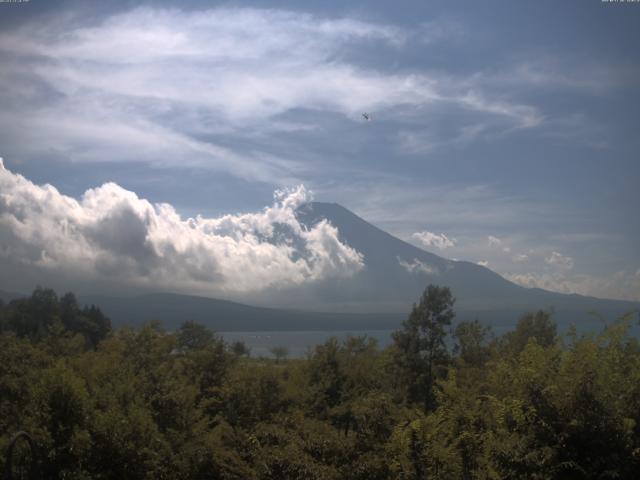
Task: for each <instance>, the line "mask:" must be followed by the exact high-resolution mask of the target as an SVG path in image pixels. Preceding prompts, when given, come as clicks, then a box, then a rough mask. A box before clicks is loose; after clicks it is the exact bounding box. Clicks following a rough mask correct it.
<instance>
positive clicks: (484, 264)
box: [478, 260, 489, 267]
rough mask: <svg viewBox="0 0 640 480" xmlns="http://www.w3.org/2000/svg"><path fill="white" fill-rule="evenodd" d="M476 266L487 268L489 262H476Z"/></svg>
mask: <svg viewBox="0 0 640 480" xmlns="http://www.w3.org/2000/svg"><path fill="white" fill-rule="evenodd" d="M478 265H481V266H483V267H488V266H489V262H488V261H487V260H480V261H479V262H478Z"/></svg>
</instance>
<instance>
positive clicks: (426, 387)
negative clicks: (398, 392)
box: [393, 285, 455, 411]
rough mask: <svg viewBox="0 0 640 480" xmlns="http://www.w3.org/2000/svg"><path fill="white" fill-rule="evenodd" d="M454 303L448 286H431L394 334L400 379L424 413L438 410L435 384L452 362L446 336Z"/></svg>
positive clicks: (410, 399)
mask: <svg viewBox="0 0 640 480" xmlns="http://www.w3.org/2000/svg"><path fill="white" fill-rule="evenodd" d="M454 302H455V300H454V298H453V296H452V295H451V291H450V290H449V289H448V288H447V287H438V286H435V285H429V286H428V287H427V289H426V290H425V291H424V293H423V294H422V297H421V298H420V302H419V303H418V304H417V305H414V306H413V310H412V311H411V314H410V315H409V318H408V319H407V320H406V321H405V322H403V324H402V329H401V330H398V331H396V332H394V334H393V340H394V342H395V345H396V348H397V350H396V352H397V354H396V363H397V364H398V367H399V369H398V379H399V380H400V383H401V385H402V387H404V388H406V390H407V398H408V400H409V401H410V402H422V403H423V405H424V409H425V411H426V410H430V409H433V408H435V392H434V386H435V382H436V380H437V379H438V378H442V377H443V375H444V373H445V372H446V366H447V364H448V362H449V354H448V352H447V348H446V346H445V337H446V335H447V333H448V332H447V328H448V327H449V326H450V325H451V320H452V319H453V317H454V316H455V314H454V312H453V304H454Z"/></svg>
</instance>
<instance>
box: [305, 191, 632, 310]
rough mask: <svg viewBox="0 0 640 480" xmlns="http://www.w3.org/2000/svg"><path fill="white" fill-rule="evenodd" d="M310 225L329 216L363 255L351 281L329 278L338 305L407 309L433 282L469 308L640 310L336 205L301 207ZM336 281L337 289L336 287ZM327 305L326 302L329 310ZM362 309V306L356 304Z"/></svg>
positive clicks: (328, 288)
mask: <svg viewBox="0 0 640 480" xmlns="http://www.w3.org/2000/svg"><path fill="white" fill-rule="evenodd" d="M298 216H299V219H300V220H301V221H302V222H303V223H304V224H306V225H308V226H310V225H313V224H314V223H316V222H318V221H320V220H322V219H327V220H329V221H330V222H331V223H332V224H333V225H334V226H336V227H337V228H338V231H339V234H340V237H341V240H342V241H343V242H346V243H347V244H349V245H350V246H351V247H353V248H355V249H356V250H358V251H359V252H361V253H362V254H363V255H364V262H365V268H364V269H363V270H362V271H361V272H359V273H358V274H357V275H355V276H354V277H353V278H351V279H348V280H342V281H340V282H325V285H323V288H324V289H325V293H326V292H327V291H331V294H332V295H326V294H325V296H324V298H325V299H329V298H332V297H333V298H332V299H333V302H334V305H340V304H341V303H343V302H347V303H348V304H349V305H356V304H360V306H361V307H362V309H363V310H367V311H372V310H375V309H377V311H380V310H387V311H400V310H401V309H404V310H406V306H407V305H410V304H411V303H412V302H414V301H415V300H416V299H417V298H418V296H419V295H420V293H421V292H422V291H423V290H424V288H425V286H426V285H428V284H429V283H435V284H439V285H446V286H449V287H450V288H451V290H452V291H453V293H454V295H455V296H456V298H457V303H456V305H457V308H458V309H459V310H460V311H466V312H472V311H476V312H487V311H502V310H507V311H526V310H532V309H540V308H550V307H552V308H554V309H555V310H556V311H558V312H560V311H562V312H586V311H588V310H597V311H599V312H602V313H603V314H621V313H623V312H626V311H630V310H634V309H638V307H639V306H640V305H639V304H638V303H636V302H626V301H618V300H606V299H598V298H593V297H585V296H581V295H565V294H560V293H555V292H549V291H545V290H542V289H536V288H524V287H521V286H519V285H516V284H514V283H512V282H510V281H508V280H506V279H505V278H503V277H501V276H500V275H498V274H497V273H495V272H493V271H491V270H489V269H488V268H485V267H482V266H480V265H476V264H474V263H471V262H465V261H453V260H448V259H444V258H442V257H439V256H438V255H434V254H433V253H430V252H427V251H424V250H422V249H420V248H417V247H415V246H413V245H410V244H408V243H406V242H404V241H402V240H400V239H398V238H396V237H394V236H392V235H390V234H388V233H386V232H384V231H383V230H380V229H379V228H377V227H375V226H373V225H371V224H369V223H368V222H366V221H365V220H363V219H362V218H360V217H358V216H357V215H355V214H354V213H352V212H350V211H349V210H347V209H346V208H344V207H342V206H340V205H338V204H335V203H320V202H314V203H310V204H308V205H305V206H303V207H301V208H300V209H299V211H298ZM332 285H333V288H332ZM326 306H327V305H325V308H326ZM356 309H357V308H356Z"/></svg>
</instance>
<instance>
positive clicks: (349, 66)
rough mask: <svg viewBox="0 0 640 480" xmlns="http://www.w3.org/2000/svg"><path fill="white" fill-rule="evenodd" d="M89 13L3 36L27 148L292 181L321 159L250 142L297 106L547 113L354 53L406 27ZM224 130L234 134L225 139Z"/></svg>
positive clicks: (10, 109) (23, 150)
mask: <svg viewBox="0 0 640 480" xmlns="http://www.w3.org/2000/svg"><path fill="white" fill-rule="evenodd" d="M80 23H81V22H79V21H78V19H73V18H68V17H64V16H60V17H59V18H52V19H51V21H49V22H48V23H47V24H46V25H44V24H42V22H37V23H27V24H24V25H22V26H21V27H20V28H18V29H14V30H10V31H6V32H5V33H4V34H2V35H0V54H3V59H2V61H3V69H2V72H0V81H1V82H2V84H3V86H4V87H5V88H6V94H5V95H4V97H6V98H5V100H6V104H4V105H3V109H2V111H1V112H0V132H4V135H6V137H5V138H12V139H17V140H18V141H19V144H20V154H21V155H23V156H26V155H27V154H29V155H31V156H38V155H43V154H51V152H54V153H56V154H57V155H60V156H62V157H64V158H66V159H70V160H73V161H77V162H78V161H85V162H87V161H105V162H114V161H142V162H148V163H153V164H159V165H164V164H173V165H176V164H177V165H184V164H185V163H188V164H192V165H196V166H199V167H202V168H210V169H218V170H224V171H229V172H230V173H232V174H234V175H237V176H239V177H242V178H250V179H252V180H260V181H270V182H273V183H276V184H287V183H288V182H290V181H291V180H295V179H297V178H300V177H301V173H302V172H306V171H307V170H308V168H309V166H308V165H305V164H304V162H303V161H302V160H301V159H297V158H296V159H291V158H289V155H290V153H289V150H288V149H286V148H280V149H277V151H274V148H268V147H270V146H271V147H273V144H269V145H264V144H258V145H254V144H248V142H247V141H246V140H247V139H252V138H254V137H255V136H259V135H260V134H265V135H263V137H262V138H269V137H273V135H266V133H268V132H273V131H278V129H282V128H284V131H283V132H282V133H288V131H289V130H290V128H291V126H290V125H289V124H287V122H283V121H281V120H282V119H279V118H278V116H280V115H282V114H285V113H287V112H290V111H300V110H305V111H314V112H317V113H320V114H322V113H327V112H330V113H333V114H338V115H341V116H343V117H347V118H354V119H355V118H359V115H360V112H362V111H365V110H366V111H371V110H374V111H380V112H391V111H416V109H425V108H429V107H430V106H431V105H432V104H434V103H437V104H439V105H441V106H442V107H443V108H444V107H446V108H448V107H449V106H452V105H453V106H454V107H455V108H458V109H462V110H464V111H465V112H469V111H471V112H475V113H478V114H481V115H482V116H485V117H491V118H494V117H498V118H500V119H503V120H504V122H506V124H505V125H503V126H504V127H505V128H511V127H525V128H526V127H530V126H534V125H535V124H536V120H535V119H536V118H538V117H539V116H538V114H537V111H536V109H535V108H534V107H531V106H528V105H520V104H518V103H508V102H505V101H504V100H503V99H500V98H494V95H492V94H491V93H490V91H491V89H490V88H484V87H483V88H473V86H472V85H469V82H468V79H466V78H464V79H463V78H456V77H451V76H443V74H442V73H435V72H428V71H423V72H420V73H415V72H413V73H398V72H389V71H383V70H380V69H372V68H371V67H366V68H365V67H363V66H361V65H358V64H357V62H355V61H354V60H353V59H354V58H355V56H349V52H352V51H353V50H354V49H356V48H358V47H360V46H366V47H376V46H384V47H387V48H392V49H393V48H403V47H404V46H405V45H411V42H410V41H409V39H410V38H412V35H415V32H411V31H407V30H404V29H400V28H398V27H395V26H393V25H388V24H382V23H375V22H369V21H363V20H359V19H357V18H353V17H343V18H325V17H321V16H314V15H310V14H305V13H300V12H293V11H285V10H266V9H252V8H215V9H210V10H199V11H197V12H187V11H182V10H179V9H160V8H150V7H144V8H137V9H134V10H130V11H127V12H124V13H120V14H117V15H113V16H110V17H107V18H105V19H102V20H99V21H97V22H95V23H94V24H92V25H91V26H79V24H80ZM430 29H431V30H432V31H433V30H435V26H434V25H433V24H432V25H430ZM449 30H451V29H450V28H445V29H444V30H441V31H440V33H439V34H438V35H436V36H435V37H437V38H438V39H441V38H442V35H443V34H444V33H446V32H447V31H449ZM419 35H422V33H419ZM311 122H313V120H311ZM501 125H502V123H501ZM313 127H314V126H313V125H307V126H306V127H305V128H307V129H313ZM465 128H466V127H465ZM221 131H223V132H224V133H225V134H226V135H227V137H225V138H226V140H228V137H229V136H232V137H234V139H235V140H236V141H235V143H233V142H231V143H232V144H230V143H229V142H228V141H226V142H223V141H221V140H220V137H219V136H217V135H216V134H218V133H219V132H221ZM411 138H414V137H412V136H411V135H410V134H409V136H407V137H406V139H408V141H409V144H411ZM0 139H1V137H0ZM242 140H245V141H242ZM414 143H415V142H414ZM416 145H417V144H416ZM414 147H415V148H418V147H417V146H415V145H414ZM420 148H422V147H420Z"/></svg>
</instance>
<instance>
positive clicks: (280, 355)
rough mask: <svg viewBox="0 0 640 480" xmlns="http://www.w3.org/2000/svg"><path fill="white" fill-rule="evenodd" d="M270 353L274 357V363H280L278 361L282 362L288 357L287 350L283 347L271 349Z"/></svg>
mask: <svg viewBox="0 0 640 480" xmlns="http://www.w3.org/2000/svg"><path fill="white" fill-rule="evenodd" d="M270 352H271V354H272V355H273V356H274V357H276V363H280V360H284V359H285V358H287V357H288V356H289V349H288V348H287V347H284V346H276V347H272V348H271V350H270Z"/></svg>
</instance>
